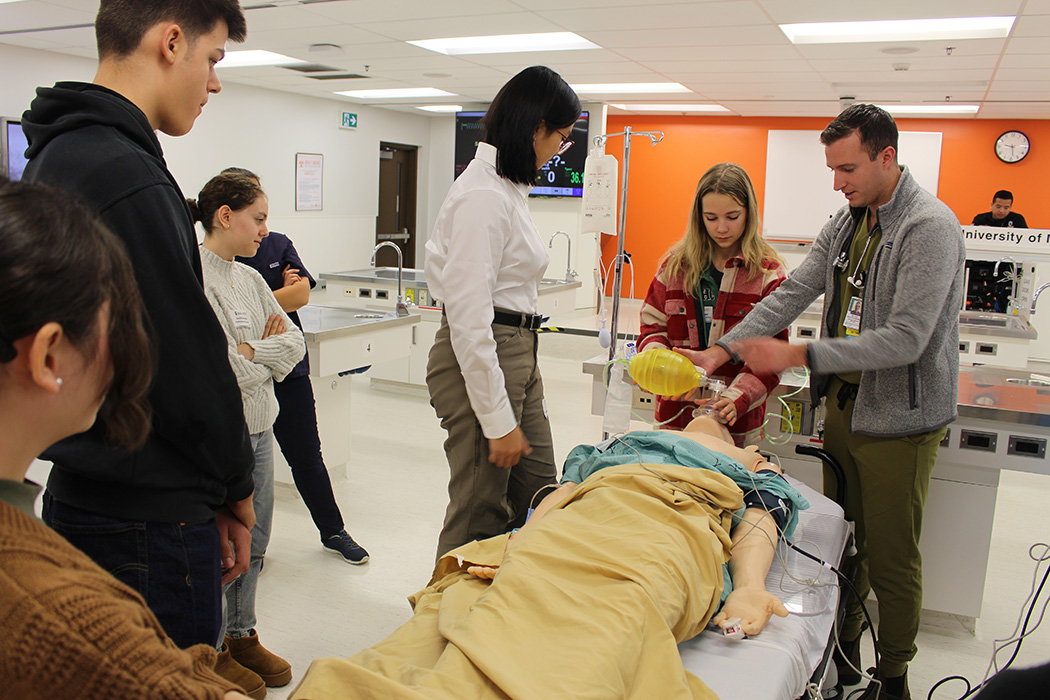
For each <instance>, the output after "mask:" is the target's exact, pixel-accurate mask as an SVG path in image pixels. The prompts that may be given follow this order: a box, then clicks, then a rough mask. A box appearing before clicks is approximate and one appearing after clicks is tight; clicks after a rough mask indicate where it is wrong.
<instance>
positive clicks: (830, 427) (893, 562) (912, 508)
mask: <svg viewBox="0 0 1050 700" xmlns="http://www.w3.org/2000/svg"><path fill="white" fill-rule="evenodd" d="M841 387H842V382H841V380H839V379H838V378H837V377H836V378H834V379H833V380H832V382H831V386H830V387H829V388H828V392H827V399H826V402H825V403H826V412H825V418H824V449H825V450H826V451H827V452H828V453H830V454H831V456H833V457H834V458H835V459H837V460H838V461H839V464H841V465H842V469H843V471H844V472H845V478H846V503H845V511H846V518H847V519H848V520H852V521H853V522H854V523H855V524H856V537H857V555H856V556H855V557H853V564H854V566H855V567H856V572H855V574H854V578H853V584H854V586H856V588H857V591H858V593H859V594H860V597H861V600H865V601H866V600H867V597H868V594H869V592H870V591H872V590H874V591H875V596H876V597H877V598H878V602H879V630H878V634H879V648H880V650H881V652H882V676H883V677H884V678H894V677H897V676H900V675H902V674H903V673H904V672H905V671H906V670H907V667H908V662H909V661H911V660H912V659H913V658H914V657H915V653H916V651H917V650H918V649H917V647H916V646H915V636H916V634H917V633H918V630H919V618H920V616H921V612H922V555H921V554H920V553H919V534H920V532H921V530H922V511H923V507H924V506H925V505H926V496H927V494H928V493H929V487H930V474H931V473H932V472H933V465H934V462H935V461H936V460H937V449H938V447H939V446H940V443H941V440H943V439H944V435H945V431H946V430H947V428H940V429H939V430H933V431H930V432H926V433H919V434H916V435H907V436H904V437H897V438H884V437H869V436H865V435H855V434H853V433H851V432H850V419H851V418H852V416H853V403H854V399H853V398H849V399H847V400H846V402H845V405H844V406H843V407H842V408H839V400H838V398H837V396H838V393H839V389H840V388H841ZM824 493H825V495H829V496H834V493H835V477H834V475H833V474H832V473H831V471H830V470H829V469H828V468H827V467H825V468H824ZM843 596H844V600H845V601H846V603H845V606H846V617H845V621H844V623H843V626H842V629H841V630H840V635H839V636H840V638H841V639H842V640H843V641H853V640H855V639H857V638H858V637H860V633H861V625H862V623H863V619H864V618H863V615H864V614H863V612H862V611H861V606H860V601H858V600H857V598H856V596H854V595H852V594H850V593H848V592H846V591H843Z"/></svg>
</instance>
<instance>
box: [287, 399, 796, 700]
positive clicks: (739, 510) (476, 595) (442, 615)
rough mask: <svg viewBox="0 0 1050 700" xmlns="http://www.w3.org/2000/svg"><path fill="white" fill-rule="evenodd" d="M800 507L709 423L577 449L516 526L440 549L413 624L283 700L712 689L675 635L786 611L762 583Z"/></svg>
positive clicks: (330, 663) (768, 469)
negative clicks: (687, 664)
mask: <svg viewBox="0 0 1050 700" xmlns="http://www.w3.org/2000/svg"><path fill="white" fill-rule="evenodd" d="M745 492H746V495H745ZM806 507H808V504H807V503H806V501H805V499H803V498H802V496H801V495H800V494H799V493H798V492H797V491H795V490H794V489H793V488H792V487H791V486H790V485H788V483H787V482H786V481H784V480H783V479H782V477H780V476H779V470H777V469H776V467H774V466H773V465H770V464H769V463H767V462H766V461H765V460H764V459H762V457H761V456H760V455H759V454H758V453H757V451H756V450H755V449H754V448H749V449H740V448H737V447H736V446H735V445H734V444H733V441H732V438H731V437H730V436H729V433H728V432H727V431H726V429H725V428H724V426H722V425H721V424H719V423H718V422H717V421H715V420H714V419H712V418H710V417H704V418H700V419H697V420H695V421H693V423H691V424H690V425H689V426H687V427H686V429H685V431H683V432H681V433H675V432H667V431H659V432H652V431H639V432H632V433H628V434H626V435H624V436H622V437H619V438H612V439H610V440H609V441H606V442H605V443H602V444H600V445H598V446H592V445H581V446H579V447H577V448H576V449H575V450H573V452H572V453H571V454H570V455H569V458H568V459H567V460H566V466H565V477H564V478H563V482H562V485H561V486H560V487H558V488H557V489H556V490H555V491H554V492H553V493H551V494H550V495H548V496H547V497H546V498H545V499H544V500H543V501H542V502H541V503H540V505H539V506H538V507H537V508H536V510H535V512H534V513H533V514H532V517H531V518H530V519H529V521H528V522H527V523H526V525H525V527H524V528H522V529H521V530H520V531H518V532H517V533H515V534H514V535H510V536H508V535H501V536H498V537H493V538H490V539H487V540H483V541H480V542H478V541H475V542H471V543H469V544H467V545H464V546H462V547H460V548H458V549H455V550H453V551H452V552H450V553H449V554H447V555H445V556H444V557H442V559H441V560H439V562H438V564H437V567H436V569H435V573H434V577H433V579H432V580H431V584H430V586H429V587H427V588H426V589H424V590H422V591H420V592H419V593H417V594H415V595H414V596H412V598H411V601H412V603H413V605H414V609H415V614H414V615H413V617H412V618H411V619H410V620H409V621H408V622H406V623H405V624H404V625H402V626H401V627H400V628H398V629H397V630H395V631H394V633H393V634H391V635H390V636H389V637H387V639H385V640H384V641H382V642H380V643H378V644H376V645H375V646H373V647H371V648H369V649H365V650H364V651H362V652H360V653H358V654H357V655H355V656H354V657H352V658H350V659H349V660H341V659H320V660H317V661H315V662H314V663H313V665H312V666H311V668H310V670H309V672H308V673H307V675H306V677H305V678H304V680H303V682H302V684H301V685H300V686H299V688H297V689H296V691H295V692H294V693H293V694H292V697H293V698H295V699H296V700H306V699H311V700H321V699H324V698H333V697H384V698H418V697H428V698H463V697H471V698H488V697H492V698H505V697H512V698H536V697H544V698H547V697H618V698H654V697H659V698H676V697H684V698H714V697H715V695H714V693H713V692H711V690H710V689H709V688H708V687H707V686H706V685H704V683H703V682H702V681H701V680H700V679H698V678H696V677H695V676H693V675H692V674H690V673H688V672H687V671H685V669H684V668H683V666H682V661H681V657H680V655H679V652H678V648H677V644H678V643H679V642H681V641H684V640H687V639H690V638H692V637H694V636H696V635H697V634H698V633H700V632H701V631H702V630H703V629H704V627H705V626H706V625H707V624H708V622H709V621H712V620H713V621H714V622H715V623H718V624H722V625H726V624H728V622H729V620H731V619H733V618H739V619H740V624H741V626H742V628H743V630H744V631H745V632H746V633H747V634H758V633H759V632H760V631H761V630H762V628H763V627H764V626H765V624H766V622H767V621H768V620H769V618H770V617H771V616H772V615H774V614H776V615H780V616H786V615H787V611H786V610H785V609H784V606H783V605H782V603H781V602H780V601H779V600H778V599H777V598H776V597H775V596H774V595H773V594H771V593H769V592H768V591H766V589H765V577H766V575H767V573H768V571H769V567H770V564H771V562H772V559H773V555H774V552H775V546H776V542H777V538H778V534H779V531H781V530H782V531H783V532H784V533H785V535H787V534H790V533H791V531H792V530H793V528H794V526H795V523H796V521H797V511H798V510H800V509H804V508H806ZM727 565H728V566H727ZM727 568H728V575H727V573H726V569H727ZM730 579H731V580H730ZM729 588H731V589H732V590H731V592H729V591H728V589H729ZM719 611H720V612H719ZM716 613H717V616H716Z"/></svg>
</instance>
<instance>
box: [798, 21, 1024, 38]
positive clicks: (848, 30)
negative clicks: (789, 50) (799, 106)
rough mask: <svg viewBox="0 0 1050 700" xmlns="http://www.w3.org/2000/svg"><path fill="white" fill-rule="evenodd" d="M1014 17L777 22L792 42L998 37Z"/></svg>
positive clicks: (1007, 28)
mask: <svg viewBox="0 0 1050 700" xmlns="http://www.w3.org/2000/svg"><path fill="white" fill-rule="evenodd" d="M1015 19H1016V18H1015V17H944V18H937V19H889V20H878V21H873V22H811V23H804V24H781V25H780V29H781V31H783V32H784V34H785V35H786V36H787V38H788V39H789V40H791V43H793V44H851V43H861V42H871V41H897V42H903V41H929V40H933V39H938V40H951V39H998V38H1002V37H1005V36H1008V35H1009V34H1010V29H1011V28H1012V27H1013V26H1014V20H1015Z"/></svg>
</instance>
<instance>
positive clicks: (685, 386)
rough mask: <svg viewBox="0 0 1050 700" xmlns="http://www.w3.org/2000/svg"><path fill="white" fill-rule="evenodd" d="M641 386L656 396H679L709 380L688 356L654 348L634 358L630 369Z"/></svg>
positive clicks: (633, 377) (632, 377)
mask: <svg viewBox="0 0 1050 700" xmlns="http://www.w3.org/2000/svg"><path fill="white" fill-rule="evenodd" d="M628 371H629V372H630V374H631V379H633V380H634V381H635V382H636V383H637V384H638V386H640V387H642V388H643V389H645V390H646V391H648V392H649V393H650V394H656V395H657V396H678V395H679V394H684V393H686V392H687V391H692V390H693V389H697V388H699V387H702V386H704V385H705V384H706V383H707V375H706V374H705V373H704V371H703V370H702V369H700V368H698V367H696V366H695V365H694V364H693V363H692V362H691V361H690V360H689V358H687V357H686V356H685V355H679V354H678V353H676V352H672V351H671V350H668V349H666V348H653V349H651V350H645V351H643V352H640V353H638V354H637V355H635V356H634V357H633V358H631V364H630V366H629V368H628Z"/></svg>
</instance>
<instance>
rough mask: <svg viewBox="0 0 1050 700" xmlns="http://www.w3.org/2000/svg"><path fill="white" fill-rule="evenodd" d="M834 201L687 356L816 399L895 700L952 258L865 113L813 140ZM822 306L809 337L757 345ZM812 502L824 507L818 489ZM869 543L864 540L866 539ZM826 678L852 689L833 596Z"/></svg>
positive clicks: (944, 373)
mask: <svg viewBox="0 0 1050 700" xmlns="http://www.w3.org/2000/svg"><path fill="white" fill-rule="evenodd" d="M820 140H821V143H823V144H824V147H825V157H826V159H827V164H828V167H829V168H830V169H831V170H832V171H833V172H834V177H835V185H834V186H835V189H836V190H838V191H841V192H842V193H843V194H844V195H845V196H846V199H847V200H848V201H849V205H848V206H845V207H843V208H842V210H840V211H839V212H838V213H837V214H836V215H835V216H834V217H833V218H832V219H831V220H830V221H828V223H827V224H826V225H825V226H824V228H823V229H822V230H821V232H820V235H819V236H818V237H817V239H816V241H814V243H813V248H812V250H811V251H810V253H809V255H808V256H807V257H806V259H805V260H804V261H803V262H802V264H801V265H799V267H798V269H796V270H795V271H794V272H793V273H792V274H791V276H790V277H789V278H788V279H787V281H785V282H784V283H783V284H781V286H780V287H779V288H778V289H777V290H776V291H775V292H774V293H773V294H771V295H770V296H768V297H766V298H765V299H764V300H763V301H762V302H761V303H760V304H758V305H757V306H755V308H754V309H753V310H752V311H751V313H749V314H748V316H747V317H746V318H745V319H744V320H743V321H741V322H740V324H739V325H737V326H736V328H734V329H733V331H732V332H730V333H728V334H726V335H725V336H724V337H723V338H722V339H721V340H719V342H718V345H717V346H716V347H713V348H711V349H709V350H705V351H703V352H698V353H688V352H687V353H686V354H687V355H689V356H690V357H691V359H693V361H694V363H695V364H697V365H698V366H700V367H703V368H704V369H705V370H707V371H708V372H711V371H713V370H714V369H716V368H717V367H719V366H721V365H722V364H723V363H725V362H727V361H729V360H730V359H731V358H735V359H738V360H743V361H744V362H746V363H747V364H748V365H749V366H750V367H751V368H752V369H753V370H754V371H755V372H756V373H757V374H765V373H773V372H776V373H779V372H782V371H783V370H785V369H787V368H788V367H796V366H807V367H809V368H810V370H811V371H812V378H811V386H812V391H813V396H814V399H815V400H816V399H819V398H821V397H825V398H826V409H827V411H826V415H825V433H824V448H825V449H826V450H827V451H828V452H830V453H831V454H832V455H833V456H834V457H835V458H836V459H838V461H839V462H840V463H841V464H842V466H843V468H844V469H845V472H846V504H845V508H846V516H847V517H848V518H850V519H851V520H853V521H854V522H856V524H857V540H858V542H857V548H858V554H857V556H856V558H855V563H856V565H857V572H856V575H855V579H854V582H855V584H856V586H857V589H858V591H859V592H860V595H861V597H862V598H866V597H867V595H868V592H869V590H872V589H874V591H875V594H876V596H877V597H878V600H879V643H880V647H881V650H882V669H881V672H880V675H881V677H882V678H881V679H882V681H883V686H882V690H881V692H880V694H879V698H880V699H886V698H910V697H911V696H910V693H909V690H908V683H907V667H908V666H907V665H908V662H909V661H911V659H912V658H914V656H915V653H916V651H917V649H916V646H915V636H916V633H917V632H918V626H919V616H920V613H921V608H922V559H921V556H920V554H919V549H918V541H919V533H920V529H921V525H922V511H923V507H924V505H925V502H926V494H927V491H928V488H929V481H930V473H931V472H932V471H933V465H934V462H935V460H936V457H937V448H938V446H939V444H940V442H941V440H942V439H943V438H944V434H945V429H946V426H947V425H948V424H949V423H951V422H952V421H953V420H955V418H956V415H957V413H956V406H957V398H958V397H957V390H958V380H959V351H958V348H959V310H960V309H961V308H962V300H963V267H964V263H965V258H966V251H965V248H964V245H963V237H962V230H961V228H960V226H959V222H958V219H956V217H955V215H954V214H953V213H952V211H951V210H950V209H949V208H948V207H947V206H946V205H945V204H944V203H943V202H941V201H939V200H938V199H937V198H936V197H934V196H933V195H931V194H930V193H928V192H926V191H925V190H923V189H922V188H921V187H919V185H918V184H917V183H916V182H915V179H914V178H913V177H912V175H911V173H910V172H909V171H908V169H907V168H906V167H902V166H899V165H898V164H897V126H896V124H895V123H894V122H893V118H892V117H891V116H890V115H889V114H887V113H886V112H885V111H884V110H882V109H880V108H878V107H875V106H874V105H865V104H858V105H854V106H852V107H849V108H848V109H846V110H845V111H844V112H842V114H840V115H839V116H838V117H837V118H836V119H835V120H834V121H832V122H831V124H829V125H828V127H827V128H826V129H825V130H824V132H823V133H822V134H821V136H820ZM821 294H823V295H824V313H823V323H822V337H821V339H820V340H819V341H816V342H813V343H809V344H796V343H788V342H785V341H781V340H775V339H773V338H770V337H768V336H772V335H774V334H775V333H777V332H779V331H780V330H782V329H784V328H786V327H787V326H788V325H789V324H790V323H791V321H793V320H794V319H795V318H796V317H797V316H798V315H799V314H800V313H802V312H803V311H804V310H805V309H806V308H807V307H808V306H809V305H810V304H811V303H812V302H813V301H814V300H815V299H816V298H817V297H818V296H820V295H821ZM825 490H826V491H829V492H833V491H834V482H833V478H832V477H830V475H828V474H825ZM869 533H870V534H869ZM847 598H848V600H847V601H846V608H847V609H846V621H845V623H844V625H843V627H842V628H841V631H840V638H841V642H842V649H843V652H844V654H845V656H842V655H838V656H837V658H836V660H837V661H838V662H839V666H840V670H839V678H840V679H841V680H842V681H843V682H844V684H846V685H849V684H855V683H859V682H860V675H859V673H857V672H856V671H854V670H852V669H851V668H850V666H849V665H848V664H847V663H846V660H847V658H849V659H850V660H852V662H853V667H855V668H859V666H860V654H859V647H860V645H859V644H858V642H859V637H860V635H861V631H862V630H861V626H862V621H863V620H862V613H861V610H860V605H859V602H858V601H857V600H856V599H855V597H854V596H847Z"/></svg>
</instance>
